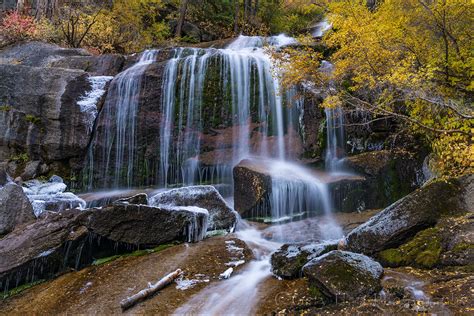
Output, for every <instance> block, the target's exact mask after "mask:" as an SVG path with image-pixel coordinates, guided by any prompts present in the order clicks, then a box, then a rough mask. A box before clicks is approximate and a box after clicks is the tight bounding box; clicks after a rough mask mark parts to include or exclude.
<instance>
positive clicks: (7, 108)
mask: <svg viewBox="0 0 474 316" xmlns="http://www.w3.org/2000/svg"><path fill="white" fill-rule="evenodd" d="M11 109H12V108H11V107H10V106H8V105H0V111H1V112H9V111H10V110H11Z"/></svg>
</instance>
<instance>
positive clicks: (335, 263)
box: [303, 250, 383, 300]
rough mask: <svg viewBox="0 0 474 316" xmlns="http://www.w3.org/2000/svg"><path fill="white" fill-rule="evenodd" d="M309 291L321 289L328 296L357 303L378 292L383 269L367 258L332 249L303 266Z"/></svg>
mask: <svg viewBox="0 0 474 316" xmlns="http://www.w3.org/2000/svg"><path fill="white" fill-rule="evenodd" d="M303 273H304V275H305V276H307V277H308V281H309V285H310V288H311V287H312V288H317V289H319V290H320V291H321V292H322V293H323V294H324V295H325V296H326V297H328V298H330V299H332V300H336V299H338V298H340V299H344V300H355V299H357V298H360V297H364V296H370V295H373V294H375V293H378V292H379V291H380V290H381V289H382V286H381V283H380V278H381V277H382V274H383V268H382V266H381V265H380V264H379V263H378V262H375V261H373V260H372V259H370V258H369V257H367V256H364V255H361V254H356V253H351V252H347V251H339V250H333V251H331V252H328V253H327V254H325V255H322V256H320V257H317V258H315V259H312V260H311V261H310V262H308V263H307V264H306V265H305V266H304V267H303Z"/></svg>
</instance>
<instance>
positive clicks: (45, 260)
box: [0, 204, 208, 290]
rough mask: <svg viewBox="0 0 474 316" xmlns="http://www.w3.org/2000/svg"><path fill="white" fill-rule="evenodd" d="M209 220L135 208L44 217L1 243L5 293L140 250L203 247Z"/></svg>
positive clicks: (199, 214)
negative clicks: (174, 245)
mask: <svg viewBox="0 0 474 316" xmlns="http://www.w3.org/2000/svg"><path fill="white" fill-rule="evenodd" d="M207 220H208V212H207V211H206V210H204V209H200V208H196V207H194V208H192V207H174V208H171V207H168V208H165V207H159V208H158V207H150V206H145V205H133V204H130V205H112V206H109V207H106V208H103V209H91V210H86V211H79V210H67V211H65V212H62V213H48V214H44V215H43V216H42V218H40V219H39V220H37V221H35V222H33V223H31V224H29V225H26V226H22V227H19V228H18V229H16V230H15V231H13V232H11V233H10V234H8V235H6V236H5V237H4V238H2V239H0V289H2V290H5V289H6V288H11V287H14V286H18V285H21V284H23V283H25V282H32V281H34V280H38V279H41V278H50V277H52V276H54V275H55V274H56V273H57V272H60V271H64V270H66V269H69V268H73V269H79V268H82V267H84V266H87V265H89V264H90V263H91V262H92V261H93V260H94V259H97V258H101V257H107V256H110V255H113V254H117V253H123V252H125V251H130V250H133V249H137V248H138V249H142V248H145V247H152V246H156V245H159V244H163V243H167V242H171V241H175V240H178V241H190V242H194V241H198V240H201V239H202V238H204V236H205V233H206V230H207Z"/></svg>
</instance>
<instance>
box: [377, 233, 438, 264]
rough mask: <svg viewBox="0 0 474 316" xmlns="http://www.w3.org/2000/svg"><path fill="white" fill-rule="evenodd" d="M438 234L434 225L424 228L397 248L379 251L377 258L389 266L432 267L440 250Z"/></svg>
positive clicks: (436, 261)
mask: <svg viewBox="0 0 474 316" xmlns="http://www.w3.org/2000/svg"><path fill="white" fill-rule="evenodd" d="M439 235H440V233H439V229H438V228H436V227H433V228H428V229H425V230H423V231H421V232H419V233H418V234H417V235H416V236H415V237H414V238H413V239H412V240H411V241H409V242H407V243H406V244H404V245H402V246H400V247H399V248H397V249H387V250H384V251H382V252H380V253H379V258H380V260H381V261H382V263H383V264H384V265H387V266H390V267H399V266H406V265H412V266H416V267H420V268H428V269H429V268H432V267H434V266H435V265H436V264H437V263H438V261H439V257H440V255H441V251H442V246H441V240H440V237H439Z"/></svg>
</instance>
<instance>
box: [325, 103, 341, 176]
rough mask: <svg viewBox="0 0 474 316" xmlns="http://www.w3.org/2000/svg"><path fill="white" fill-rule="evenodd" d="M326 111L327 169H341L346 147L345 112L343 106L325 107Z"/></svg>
mask: <svg viewBox="0 0 474 316" xmlns="http://www.w3.org/2000/svg"><path fill="white" fill-rule="evenodd" d="M324 111H325V113H326V133H327V137H326V141H327V148H326V160H325V162H326V170H329V171H340V169H341V164H342V159H343V157H344V156H345V149H344V146H345V144H344V112H343V111H342V108H340V107H337V108H334V109H329V108H327V109H325V110H324Z"/></svg>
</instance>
